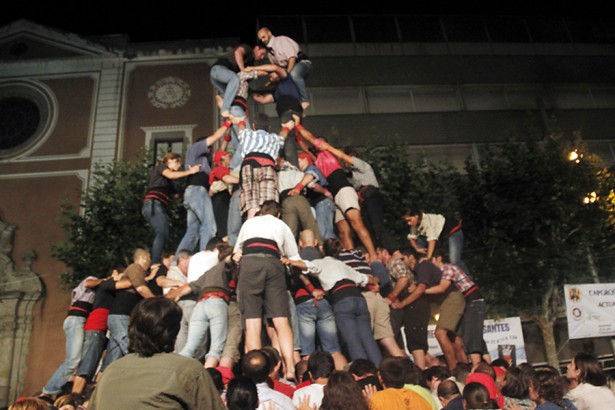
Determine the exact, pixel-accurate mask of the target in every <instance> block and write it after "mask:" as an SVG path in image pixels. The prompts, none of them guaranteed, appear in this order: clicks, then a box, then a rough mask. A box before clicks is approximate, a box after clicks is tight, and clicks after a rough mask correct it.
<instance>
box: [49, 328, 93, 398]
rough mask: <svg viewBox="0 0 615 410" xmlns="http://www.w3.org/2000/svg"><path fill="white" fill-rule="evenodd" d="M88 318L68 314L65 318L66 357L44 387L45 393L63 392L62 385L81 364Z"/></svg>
mask: <svg viewBox="0 0 615 410" xmlns="http://www.w3.org/2000/svg"><path fill="white" fill-rule="evenodd" d="M85 320H86V318H84V317H81V316H67V317H66V319H64V325H63V328H64V334H65V335H66V358H65V359H64V362H63V363H62V364H61V365H60V367H58V369H57V370H56V371H55V373H54V374H53V376H51V379H49V381H48V382H47V384H46V385H45V387H43V393H45V394H58V393H60V392H62V386H64V385H65V384H66V382H67V381H68V378H69V377H70V376H72V374H73V372H74V371H75V369H76V368H77V366H79V361H80V360H81V349H82V347H83V338H84V333H85V332H84V331H83V325H85Z"/></svg>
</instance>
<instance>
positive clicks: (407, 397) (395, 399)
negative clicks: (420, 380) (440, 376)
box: [370, 389, 432, 410]
mask: <svg viewBox="0 0 615 410" xmlns="http://www.w3.org/2000/svg"><path fill="white" fill-rule="evenodd" d="M370 408H371V409H372V410H432V407H431V405H430V404H429V403H428V402H427V400H425V399H424V398H422V397H421V396H420V395H419V394H418V393H415V392H413V391H412V390H408V389H384V390H382V391H379V392H376V393H374V395H373V396H372V398H371V401H370Z"/></svg>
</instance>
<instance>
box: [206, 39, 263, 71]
mask: <svg viewBox="0 0 615 410" xmlns="http://www.w3.org/2000/svg"><path fill="white" fill-rule="evenodd" d="M238 48H243V50H244V55H243V65H244V67H248V66H251V65H253V64H254V52H253V51H252V47H250V46H249V45H247V44H240V45H238V46H237V47H235V48H234V49H233V50H231V51H229V52H228V53H226V54H225V55H223V56H222V57H220V58H219V59H218V60H217V61H216V62H215V63H214V65H221V66H223V67H226V68H228V69H229V70H231V71H233V72H234V73H238V72H239V66H238V65H237V60H236V59H235V50H237V49H238ZM212 67H213V66H212Z"/></svg>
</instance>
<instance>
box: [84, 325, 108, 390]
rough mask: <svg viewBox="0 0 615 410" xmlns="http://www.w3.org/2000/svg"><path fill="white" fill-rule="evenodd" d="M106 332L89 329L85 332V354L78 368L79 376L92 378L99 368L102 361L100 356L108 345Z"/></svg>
mask: <svg viewBox="0 0 615 410" xmlns="http://www.w3.org/2000/svg"><path fill="white" fill-rule="evenodd" d="M106 333H107V332H105V331H102V330H88V331H87V332H85V341H84V342H83V354H82V355H81V363H79V368H78V369H77V376H81V377H84V378H86V379H88V380H92V378H93V377H94V374H95V373H96V369H97V368H98V362H100V358H101V357H102V354H103V352H104V351H105V346H106V345H107V336H106Z"/></svg>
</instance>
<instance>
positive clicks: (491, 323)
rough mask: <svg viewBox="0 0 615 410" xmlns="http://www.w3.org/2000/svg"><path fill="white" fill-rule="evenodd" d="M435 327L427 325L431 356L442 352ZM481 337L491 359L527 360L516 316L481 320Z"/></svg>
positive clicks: (512, 361)
mask: <svg viewBox="0 0 615 410" xmlns="http://www.w3.org/2000/svg"><path fill="white" fill-rule="evenodd" d="M435 329H436V325H429V327H428V342H429V354H430V355H432V356H433V357H436V356H439V355H441V354H442V350H440V345H439V344H438V341H437V340H436V337H435V336H434V331H435ZM483 339H484V340H485V343H486V344H487V350H488V351H489V354H490V355H491V359H497V358H498V357H501V358H503V359H506V360H507V361H508V362H509V363H512V364H519V363H525V362H527V355H526V353H525V340H524V339H523V330H522V328H521V319H520V318H519V317H518V316H516V317H507V318H502V319H499V320H492V319H488V320H485V321H484V322H483Z"/></svg>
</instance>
